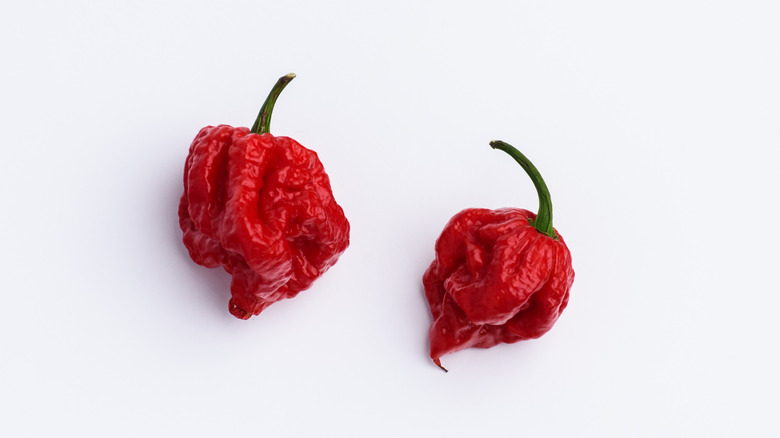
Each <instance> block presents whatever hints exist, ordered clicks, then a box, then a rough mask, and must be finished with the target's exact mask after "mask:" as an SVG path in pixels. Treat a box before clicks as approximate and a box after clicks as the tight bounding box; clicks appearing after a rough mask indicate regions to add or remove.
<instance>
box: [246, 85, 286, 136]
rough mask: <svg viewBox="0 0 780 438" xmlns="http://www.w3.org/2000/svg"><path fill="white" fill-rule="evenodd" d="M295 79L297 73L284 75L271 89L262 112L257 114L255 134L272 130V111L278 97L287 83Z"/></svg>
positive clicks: (253, 127) (254, 126)
mask: <svg viewBox="0 0 780 438" xmlns="http://www.w3.org/2000/svg"><path fill="white" fill-rule="evenodd" d="M293 79H295V73H290V74H288V75H285V76H282V77H281V78H279V80H278V81H276V85H274V87H273V88H272V89H271V92H270V93H269V94H268V97H267V98H266V99H265V102H263V106H262V108H260V114H258V115H257V120H255V124H254V125H252V130H251V132H253V133H255V134H267V133H268V132H270V129H271V113H272V112H273V111H274V104H276V99H277V98H278V97H279V95H280V94H282V90H284V87H286V86H287V84H289V83H290V81H291V80H293Z"/></svg>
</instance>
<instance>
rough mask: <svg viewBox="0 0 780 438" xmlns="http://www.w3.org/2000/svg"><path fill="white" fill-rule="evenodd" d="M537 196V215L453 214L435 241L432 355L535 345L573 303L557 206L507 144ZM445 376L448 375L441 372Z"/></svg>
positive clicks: (436, 358)
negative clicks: (555, 224) (555, 218)
mask: <svg viewBox="0 0 780 438" xmlns="http://www.w3.org/2000/svg"><path fill="white" fill-rule="evenodd" d="M490 146H491V147H493V148H494V149H500V150H502V151H504V152H506V153H507V154H509V155H510V156H512V157H513V158H514V159H515V160H516V161H517V162H518V163H519V164H520V166H521V167H522V168H523V169H524V170H525V171H526V173H528V175H529V176H530V177H531V180H532V181H533V183H534V186H535V187H536V191H537V193H538V195H539V213H538V214H534V213H532V212H530V211H528V210H523V209H519V208H502V209H498V210H487V209H479V208H470V209H466V210H463V211H461V212H460V213H458V214H456V215H455V216H454V217H453V218H452V219H450V221H449V222H448V223H447V225H446V226H445V227H444V231H442V233H441V236H440V237H439V239H438V240H437V241H436V248H435V249H436V258H435V260H434V261H433V263H432V264H431V266H430V267H429V268H428V270H427V271H426V272H425V274H424V275H423V285H424V287H425V296H426V298H427V299H428V304H429V306H430V309H431V314H432V316H433V323H432V324H431V328H430V331H429V338H430V348H431V349H430V355H431V359H433V362H434V363H435V364H436V365H438V366H439V367H440V368H442V369H444V367H442V365H441V361H440V358H441V356H443V355H445V354H448V353H453V352H456V351H460V350H463V349H466V348H471V347H474V348H490V347H492V346H494V345H497V344H499V343H502V342H503V343H508V344H511V343H514V342H518V341H522V340H526V339H534V338H538V337H540V336H542V335H543V334H545V333H547V331H548V330H550V329H551V328H552V326H553V324H554V323H555V321H556V320H557V319H558V317H559V316H560V314H561V312H563V309H565V308H566V305H567V304H568V302H569V290H570V289H571V285H572V283H573V282H574V270H573V269H572V265H571V254H570V253H569V249H568V248H567V247H566V243H564V241H563V237H561V235H560V234H559V233H558V232H557V231H556V230H555V229H554V228H553V226H552V202H551V200H550V193H549V191H548V190H547V185H546V184H545V182H544V180H543V179H542V177H541V175H540V174H539V172H538V171H537V170H536V167H535V166H534V165H533V164H531V162H530V161H529V160H528V158H526V157H525V156H524V155H523V154H522V153H520V151H518V150H517V149H515V148H514V147H512V146H511V145H509V144H507V143H504V142H502V141H493V142H491V143H490ZM444 370H445V371H447V370H446V369H444Z"/></svg>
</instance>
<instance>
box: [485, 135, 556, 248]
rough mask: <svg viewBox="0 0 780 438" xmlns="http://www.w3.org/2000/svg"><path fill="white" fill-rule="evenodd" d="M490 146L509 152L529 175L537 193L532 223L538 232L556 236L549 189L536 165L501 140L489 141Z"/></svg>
mask: <svg viewBox="0 0 780 438" xmlns="http://www.w3.org/2000/svg"><path fill="white" fill-rule="evenodd" d="M490 147H492V148H493V149H500V150H502V151H504V152H506V153H507V154H509V155H510V156H511V157H512V158H514V159H515V161H517V163H518V164H519V165H520V167H522V168H523V170H525V173H527V174H528V176H529V177H531V181H532V182H533V183H534V187H536V193H537V194H538V195H539V212H538V213H537V214H536V220H535V221H533V222H532V224H533V226H534V228H536V229H537V231H539V232H540V233H542V234H546V235H548V236H550V237H552V238H556V237H557V236H556V234H555V230H554V229H553V224H552V218H553V214H552V200H551V199H550V191H549V190H548V189H547V184H545V183H544V179H542V175H541V174H540V173H539V171H538V170H537V169H536V166H534V165H533V163H531V160H529V159H528V158H527V157H526V156H525V155H523V154H522V152H520V151H518V150H517V149H515V148H514V147H513V146H512V145H510V144H508V143H504V142H503V141H501V140H493V141H491V142H490Z"/></svg>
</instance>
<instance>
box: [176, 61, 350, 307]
mask: <svg viewBox="0 0 780 438" xmlns="http://www.w3.org/2000/svg"><path fill="white" fill-rule="evenodd" d="M294 77H295V75H293V74H289V75H287V76H284V77H282V78H280V79H279V81H278V82H277V83H276V85H275V86H274V88H273V89H272V90H271V93H270V94H269V95H268V98H267V99H266V101H265V103H264V104H263V107H262V108H261V110H260V114H259V115H258V116H257V120H256V121H255V124H254V126H253V127H252V129H251V130H250V129H248V128H234V127H232V126H228V125H219V126H207V127H205V128H203V129H201V130H200V132H199V133H198V135H197V136H196V137H195V140H194V141H193V142H192V145H191V146H190V152H189V155H188V156H187V162H186V165H185V168H184V194H183V195H182V197H181V202H180V204H179V224H180V226H181V229H182V232H183V240H184V245H185V246H186V247H187V249H188V250H189V253H190V256H191V257H192V260H194V261H195V262H196V263H198V264H200V265H203V266H206V267H208V268H216V267H219V266H223V267H224V268H225V270H226V271H227V272H229V273H230V274H232V276H233V280H232V282H231V285H230V291H231V294H232V298H231V300H230V303H229V306H228V308H229V310H230V313H232V314H233V315H234V316H236V317H237V318H241V319H248V318H250V317H251V316H252V315H257V314H259V313H260V312H262V311H263V309H265V308H266V307H268V306H269V305H270V304H272V303H274V302H276V301H279V300H282V299H285V298H291V297H294V296H295V295H297V294H298V293H299V292H300V291H302V290H304V289H307V288H308V287H310V286H311V284H312V282H314V280H316V279H317V278H318V277H319V276H321V275H322V274H323V273H324V272H325V271H326V270H327V269H328V268H329V267H331V266H332V265H333V264H334V263H336V260H338V258H339V256H340V255H341V254H342V253H343V252H344V250H345V249H346V248H347V246H348V245H349V222H347V219H346V217H344V212H343V211H342V209H341V207H340V206H339V205H338V204H337V203H336V201H335V200H334V199H333V193H332V192H331V187H330V180H329V179H328V175H327V174H326V173H325V170H324V168H323V167H322V163H320V160H319V158H318V157H317V154H316V153H315V152H314V151H312V150H309V149H307V148H305V147H303V146H301V145H300V144H299V143H298V142H296V141H295V140H293V139H291V138H288V137H274V136H273V135H271V134H270V133H269V126H270V121H271V113H272V111H273V107H274V104H275V102H276V99H277V97H278V96H279V94H280V93H281V92H282V89H284V87H285V86H286V85H287V84H288V83H289V82H290V81H291V80H292V79H293V78H294Z"/></svg>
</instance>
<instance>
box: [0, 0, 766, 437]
mask: <svg viewBox="0 0 780 438" xmlns="http://www.w3.org/2000/svg"><path fill="white" fill-rule="evenodd" d="M7 3H8V5H4V6H3V7H2V13H0V49H1V52H0V56H2V59H1V62H2V67H1V68H0V91H1V92H2V94H1V95H0V99H1V100H0V124H1V125H2V131H0V136H2V137H1V141H2V146H1V147H2V159H0V206H2V207H0V208H2V215H0V242H1V244H2V252H0V262H1V263H0V273H1V275H0V289H1V290H2V301H1V302H0V435H2V436H9V437H17V436H36V437H37V436H47V437H48V436H75V435H79V436H90V437H92V436H119V437H138V436H202V437H225V436H237V435H242V436H246V435H249V436H268V437H315V436H334V437H336V436H338V437H342V436H346V437H358V436H370V437H397V436H429V437H436V436H442V437H444V436H446V437H466V436H469V437H474V436H479V437H491V436H496V437H506V436H531V437H541V436H545V437H575V436H593V437H629V436H630V437H659V436H664V437H719V436H723V437H770V436H773V437H776V436H779V434H780V427H779V426H778V420H777V419H776V417H775V416H776V415H777V412H778V410H779V408H780V401H779V400H778V394H779V393H780V379H779V378H778V374H777V369H778V368H780V360H779V359H778V334H780V322H778V317H777V315H778V312H780V290H779V289H780V288H778V284H777V274H776V272H777V271H776V270H777V265H778V262H780V257H778V252H777V248H778V245H780V232H779V231H778V229H779V227H778V224H779V223H780V209H779V208H778V200H777V189H778V187H780V177H779V176H778V161H777V160H778V147H780V79H779V78H780V26H779V25H778V23H780V5H778V3H777V2H774V1H693V0H675V1H658V0H656V1H633V2H626V1H617V0H615V1H587V2H586V1H554V0H549V1H531V0H523V1H503V2H498V1H480V2H444V1H439V2H421V1H409V2H407V1H393V2H383V3H379V2H376V3H371V2H358V1H355V2H348V1H335V2H314V1H311V2H300V1H243V2H240V1H222V2H205V1H200V2H197V1H196V2H193V1H187V2H185V1H180V2H172V1H168V2H166V1H159V0H154V1H145V0H143V1H133V2H129V1H128V2H124V1H117V2H102V3H101V2H95V1H72V2H40V1H26V2H14V3H11V2H7ZM9 5H10V6H9ZM288 72H295V73H296V74H297V75H298V77H297V79H295V80H294V81H293V82H292V83H291V84H290V85H289V86H288V87H287V89H286V90H285V91H284V93H283V94H282V96H281V98H280V100H279V102H278V104H277V107H276V111H275V113H274V119H273V124H272V129H271V130H272V133H274V134H276V135H287V136H290V137H293V138H295V139H297V140H298V141H300V142H301V143H302V144H304V145H306V146H308V147H310V148H312V149H315V150H316V151H318V153H319V154H320V157H321V159H322V161H323V163H324V165H325V167H326V169H327V171H328V172H329V174H330V175H331V182H332V185H333V190H334V194H335V196H336V199H337V200H338V201H339V203H340V204H341V205H342V206H343V208H344V210H345V211H346V214H347V216H348V218H349V220H350V222H351V224H352V236H351V237H352V244H351V246H350V248H349V249H348V250H347V252H346V253H345V254H344V255H343V257H342V258H341V260H340V261H339V262H338V264H337V265H336V266H335V267H333V268H332V269H331V270H330V271H329V272H327V274H326V275H325V276H324V277H323V278H321V279H320V280H319V281H318V282H317V283H315V285H314V287H313V288H312V289H310V290H309V291H306V292H304V293H302V294H301V295H300V296H298V297H297V298H295V299H293V300H288V301H285V302H281V303H277V304H275V305H273V306H271V307H270V308H269V309H268V310H267V311H265V312H264V313H263V314H261V315H260V316H259V317H255V318H253V319H252V320H250V321H240V320H238V319H236V318H234V317H232V316H231V315H230V314H229V313H228V311H227V302H228V298H229V292H228V287H229V276H228V275H227V274H226V273H225V272H223V271H221V270H207V269H205V268H202V267H200V266H197V265H195V264H194V263H192V262H191V261H190V259H189V258H188V256H187V253H186V251H185V249H184V247H183V246H182V244H181V240H180V238H181V236H180V231H179V229H178V225H177V214H176V211H177V203H178V198H179V196H180V194H181V191H182V184H181V173H182V169H183V165H184V158H185V156H186V153H187V149H188V146H189V143H190V142H191V141H192V138H194V136H195V134H196V133H197V132H198V130H199V129H200V128H201V127H203V126H205V125H210V124H219V123H226V124H231V125H234V126H249V125H251V124H252V122H253V121H254V118H255V116H256V114H257V111H258V109H259V107H260V104H261V103H262V101H263V99H264V98H265V96H266V94H267V93H268V91H269V90H270V87H271V86H272V85H273V83H274V82H275V81H276V79H277V78H278V77H279V76H281V75H283V74H286V73H288ZM492 139H502V140H505V141H507V142H509V143H512V144H514V145H515V146H517V147H518V148H519V149H521V150H522V151H523V152H524V153H525V154H526V155H528V156H529V157H530V158H531V159H532V160H533V161H534V162H535V164H536V165H537V167H538V168H539V169H540V171H541V172H542V174H543V175H544V177H545V179H546V180H547V184H548V186H549V187H550V190H551V193H552V199H553V202H554V205H555V222H554V223H555V226H556V228H558V230H559V231H560V232H561V234H562V235H563V236H564V237H565V238H566V240H567V243H568V244H569V247H570V249H571V251H572V254H573V258H574V268H575V270H576V273H577V277H576V280H575V283H574V287H573V289H572V295H571V303H570V305H569V307H568V309H567V310H566V311H565V312H564V314H563V316H562V318H561V319H560V320H559V322H558V324H557V325H556V326H555V327H554V329H553V330H552V331H551V332H549V333H548V334H547V335H545V336H544V337H543V338H541V339H539V340H535V341H529V342H525V343H520V344H514V345H502V346H499V347H496V348H492V349H489V350H468V351H463V352H459V353H455V354H452V355H449V356H445V357H444V358H443V362H444V365H445V366H446V367H448V368H449V369H450V372H449V373H448V374H445V373H443V372H442V371H440V370H439V369H438V368H436V367H435V366H434V365H433V364H432V363H431V362H430V360H429V358H428V356H427V348H428V345H427V328H428V325H429V324H430V315H429V314H428V309H427V303H426V302H425V300H424V298H423V292H422V287H421V281H420V277H421V275H422V273H423V271H424V270H425V269H426V267H427V266H428V264H429V263H430V262H431V260H432V259H433V244H434V241H435V239H436V238H437V237H438V234H439V233H440V231H441V229H442V228H443V226H444V224H445V223H446V221H447V220H448V219H449V217H451V216H452V215H453V214H454V213H456V212H457V211H459V210H460V209H463V208H467V207H487V208H499V207H506V206H517V207H524V208H529V209H533V210H535V209H536V207H537V199H536V196H535V193H534V191H533V186H532V185H531V183H530V180H528V178H527V177H526V176H525V174H524V173H523V172H522V170H521V169H520V168H519V167H518V166H517V165H516V164H515V163H514V162H513V161H512V160H511V159H510V158H509V157H508V156H506V155H505V154H503V153H502V152H499V151H493V150H491V149H490V147H489V146H488V141H490V140H492Z"/></svg>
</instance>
